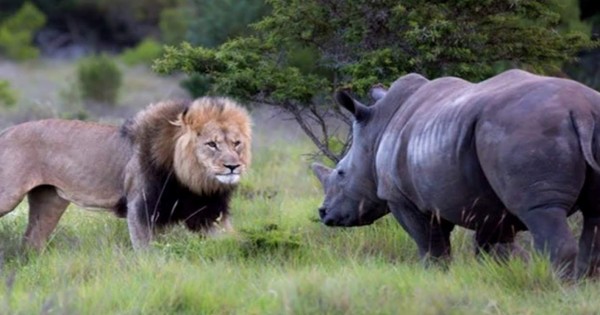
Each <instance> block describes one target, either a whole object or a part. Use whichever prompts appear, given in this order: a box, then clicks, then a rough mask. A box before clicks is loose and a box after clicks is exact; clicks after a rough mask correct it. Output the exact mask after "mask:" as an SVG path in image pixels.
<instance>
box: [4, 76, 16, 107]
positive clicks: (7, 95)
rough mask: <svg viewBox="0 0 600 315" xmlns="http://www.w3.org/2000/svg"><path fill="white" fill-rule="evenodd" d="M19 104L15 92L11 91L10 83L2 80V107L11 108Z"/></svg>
mask: <svg viewBox="0 0 600 315" xmlns="http://www.w3.org/2000/svg"><path fill="white" fill-rule="evenodd" d="M16 102H17V97H16V95H15V92H13V91H12V90H11V89H10V83H8V81H4V80H0V105H4V106H11V105H14V104H15V103H16Z"/></svg>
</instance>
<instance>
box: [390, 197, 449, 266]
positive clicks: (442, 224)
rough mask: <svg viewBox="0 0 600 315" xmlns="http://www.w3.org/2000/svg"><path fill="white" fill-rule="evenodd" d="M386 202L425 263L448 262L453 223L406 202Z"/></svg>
mask: <svg viewBox="0 0 600 315" xmlns="http://www.w3.org/2000/svg"><path fill="white" fill-rule="evenodd" d="M388 204H389V208H390V211H391V212H392V214H393V215H394V217H395V218H396V220H398V223H400V225H401V226H402V227H403V228H404V230H406V232H407V233H408V234H409V235H410V236H411V238H412V239H413V240H415V242H416V243H417V247H418V248H419V255H420V257H421V259H422V261H423V262H424V263H425V264H430V263H442V264H445V263H447V262H449V260H450V253H451V247H450V232H452V229H453V228H454V224H452V223H450V222H449V221H446V220H444V219H442V218H441V217H439V216H435V215H428V214H425V213H423V212H421V211H419V210H418V209H417V208H416V207H414V206H413V205H411V204H410V203H408V202H392V203H388Z"/></svg>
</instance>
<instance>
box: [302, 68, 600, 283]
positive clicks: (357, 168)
mask: <svg viewBox="0 0 600 315" xmlns="http://www.w3.org/2000/svg"><path fill="white" fill-rule="evenodd" d="M372 96H374V99H375V100H376V101H375V103H374V104H373V105H372V106H365V105H363V104H361V103H360V102H359V101H357V100H356V99H354V98H352V96H350V95H349V94H348V93H347V92H345V91H339V92H337V93H336V94H335V99H336V101H337V102H338V103H339V104H340V105H341V106H342V107H344V108H345V109H347V110H348V111H350V112H351V113H352V114H353V116H354V122H353V125H352V134H353V142H352V145H351V147H350V149H349V151H348V153H347V154H346V155H345V156H344V157H343V159H341V160H340V162H339V163H338V164H337V165H336V167H335V169H329V168H327V167H325V166H323V165H321V164H318V163H315V164H313V166H312V167H313V171H314V173H315V174H316V176H317V177H318V178H319V180H320V182H321V183H322V184H323V188H324V191H325V199H324V201H323V204H322V206H321V207H320V208H319V214H320V218H321V221H322V222H323V223H324V224H325V225H328V226H359V225H367V224H371V223H372V222H373V221H375V220H377V219H378V218H380V217H382V216H384V215H385V214H387V213H389V212H391V213H392V214H393V215H394V217H395V218H396V219H397V221H398V222H399V223H400V225H401V226H402V227H403V228H404V229H405V230H406V232H407V233H408V234H409V235H410V236H411V237H412V238H413V239H414V241H415V242H416V244H417V246H418V249H419V253H420V256H421V257H422V258H424V259H425V260H427V261H432V260H438V259H441V260H447V259H448V258H449V257H450V232H451V231H452V229H453V228H454V226H455V225H459V226H462V227H465V228H468V229H472V230H474V231H475V233H474V238H475V241H476V245H477V246H476V248H477V252H481V251H483V252H492V251H493V249H494V248H498V247H500V248H503V245H511V244H512V243H513V241H514V238H515V234H516V233H517V232H518V231H523V230H529V231H530V232H531V234H532V236H533V241H534V245H535V248H536V249H537V250H539V251H540V252H541V253H543V254H545V255H549V256H550V260H551V261H552V263H553V266H554V267H556V268H557V269H558V270H562V271H563V273H562V275H567V276H571V275H574V274H575V271H577V274H578V275H585V274H592V273H594V272H595V270H596V268H597V267H598V265H599V263H600V235H599V233H598V229H599V227H600V166H599V165H598V161H597V157H598V155H599V154H600V152H599V146H600V93H598V92H596V91H594V90H592V89H590V88H588V87H586V86H585V85H582V84H580V83H577V82H575V81H572V80H568V79H562V78H553V77H546V76H539V75H534V74H531V73H528V72H525V71H522V70H509V71H506V72H503V73H501V74H499V75H497V76H494V77H492V78H489V79H487V80H485V81H482V82H480V83H471V82H468V81H465V80H462V79H460V78H456V77H442V78H438V79H435V80H428V79H426V78H425V77H423V76H421V75H419V74H408V75H405V76H402V77H400V78H399V79H398V80H396V81H395V82H394V83H393V84H392V85H391V87H390V88H389V90H385V89H382V88H376V89H374V90H373V93H372ZM575 211H581V213H582V214H583V232H582V234H581V237H580V240H579V248H578V246H577V242H576V240H575V238H574V236H573V234H572V233H571V231H570V230H569V227H568V225H567V216H569V215H570V214H572V213H573V212H575ZM510 247H511V246H508V247H504V248H510ZM578 252H579V256H578V257H577V255H578ZM576 258H577V260H576Z"/></svg>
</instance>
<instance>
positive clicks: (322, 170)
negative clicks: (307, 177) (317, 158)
mask: <svg viewBox="0 0 600 315" xmlns="http://www.w3.org/2000/svg"><path fill="white" fill-rule="evenodd" d="M311 167H312V170H313V172H314V173H315V175H316V176H317V178H318V179H319V181H320V182H321V185H323V186H325V181H326V179H327V176H329V174H331V169H330V168H329V167H327V166H325V165H323V164H320V163H313V164H312V165H311Z"/></svg>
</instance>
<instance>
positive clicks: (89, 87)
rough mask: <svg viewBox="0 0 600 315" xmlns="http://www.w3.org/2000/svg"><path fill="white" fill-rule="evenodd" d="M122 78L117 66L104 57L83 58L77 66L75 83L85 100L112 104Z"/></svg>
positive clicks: (115, 99)
mask: <svg viewBox="0 0 600 315" xmlns="http://www.w3.org/2000/svg"><path fill="white" fill-rule="evenodd" d="M122 76H123V75H122V72H121V70H120V69H119V67H118V66H117V64H116V63H115V62H114V61H113V59H112V58H110V57H109V56H106V55H100V56H92V57H88V58H85V59H83V60H81V61H80V63H79V64H78V66H77V81H78V84H79V88H80V92H81V96H82V97H83V99H86V100H93V101H98V102H104V103H109V104H114V103H115V102H116V101H117V96H118V93H119V88H120V87H121V83H122Z"/></svg>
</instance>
